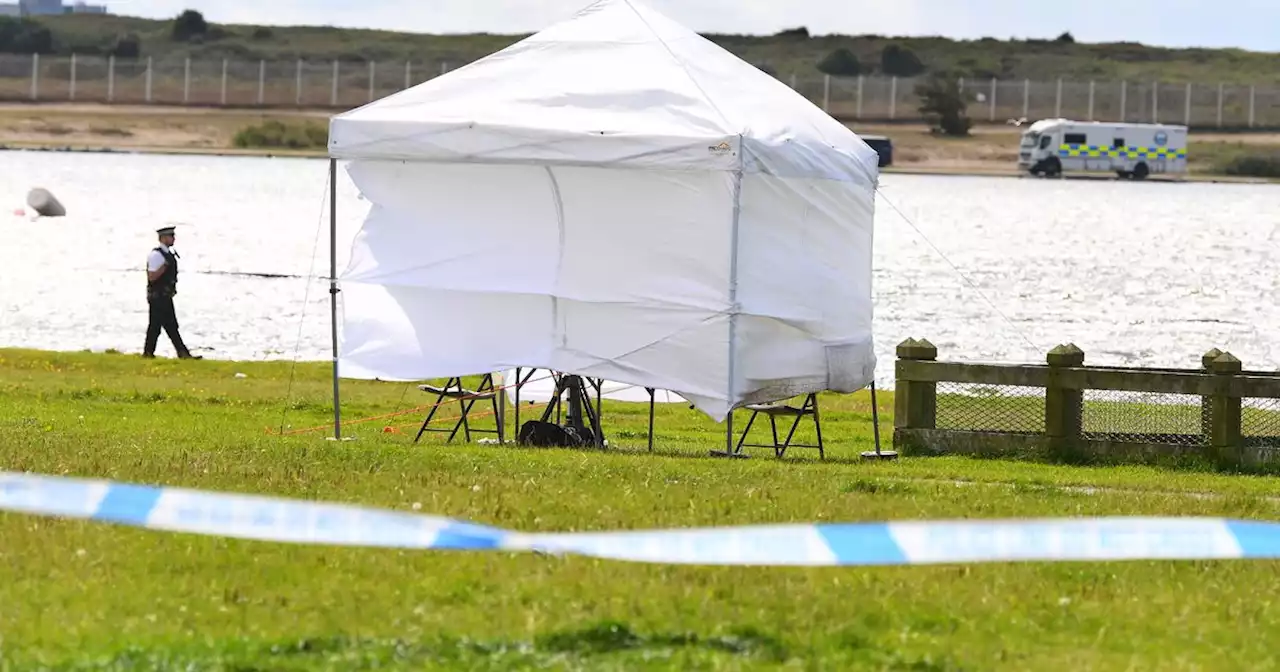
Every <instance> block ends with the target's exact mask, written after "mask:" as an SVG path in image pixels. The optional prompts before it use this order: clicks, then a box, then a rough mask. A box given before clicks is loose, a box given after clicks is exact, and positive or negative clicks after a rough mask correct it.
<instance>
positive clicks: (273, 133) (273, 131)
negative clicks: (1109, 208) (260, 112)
mask: <svg viewBox="0 0 1280 672" xmlns="http://www.w3.org/2000/svg"><path fill="white" fill-rule="evenodd" d="M232 142H233V143H234V144H235V146H236V147H239V148H241V149H264V148H277V149H324V148H326V147H328V146H329V129H327V128H325V127H324V126H322V125H320V124H315V123H311V122H307V123H306V124H286V123H284V122H282V121H277V120H275V119H272V120H270V121H266V122H263V123H261V124H254V125H252V126H246V127H244V128H242V129H240V131H239V132H237V133H236V135H235V138H234V139H233V140H232Z"/></svg>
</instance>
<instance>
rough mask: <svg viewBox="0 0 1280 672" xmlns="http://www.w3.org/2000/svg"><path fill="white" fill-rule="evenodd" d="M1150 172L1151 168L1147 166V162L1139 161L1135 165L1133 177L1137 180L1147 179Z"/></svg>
mask: <svg viewBox="0 0 1280 672" xmlns="http://www.w3.org/2000/svg"><path fill="white" fill-rule="evenodd" d="M1150 174H1151V169H1150V168H1147V164H1145V163H1139V164H1138V165H1136V166H1134V167H1133V179H1135V180H1145V179H1147V175H1150Z"/></svg>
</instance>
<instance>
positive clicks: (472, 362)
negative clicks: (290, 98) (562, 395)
mask: <svg viewBox="0 0 1280 672" xmlns="http://www.w3.org/2000/svg"><path fill="white" fill-rule="evenodd" d="M330 155H331V157H333V158H334V159H335V160H342V161H345V162H347V170H348V172H349V174H350V176H351V178H352V179H353V181H354V183H355V184H356V186H357V187H358V188H359V190H360V191H361V193H362V194H363V195H364V197H365V198H367V199H368V201H369V202H370V203H371V209H370V211H369V214H368V216H367V218H366V220H365V222H364V225H363V227H362V228H361V230H360V232H359V233H358V234H357V235H356V238H355V241H354V243H353V247H352V251H351V261H350V264H349V266H348V267H347V268H346V270H345V271H344V272H343V273H342V274H341V276H340V277H339V279H340V281H341V285H342V311H343V334H342V345H341V347H340V348H339V349H338V350H339V361H338V364H339V365H340V367H341V370H342V375H343V376H344V377H351V378H379V379H383V380H423V379H429V378H443V377H451V376H460V375H474V374H482V373H486V372H497V371H505V370H507V369H511V368H515V367H537V368H543V369H552V370H556V371H561V372H565V373H575V374H579V375H581V376H583V377H589V378H600V379H605V380H609V381H617V382H620V383H625V384H631V385H637V386H642V387H654V388H657V389H661V390H671V391H674V392H676V393H677V394H679V395H680V396H682V397H684V398H685V399H688V400H689V401H690V402H691V403H693V404H694V405H695V406H696V407H697V408H699V409H700V410H702V411H703V412H705V413H706V414H708V415H709V416H711V417H712V418H714V419H715V420H717V421H721V420H723V419H724V418H725V417H726V416H727V415H728V413H729V412H730V411H731V409H732V408H734V407H736V406H739V405H742V404H745V403H754V402H764V401H774V400H780V399H786V398H790V397H792V396H795V395H798V394H803V393H808V392H818V391H823V390H832V391H838V392H852V391H856V390H858V389H861V388H863V387H866V386H867V385H868V384H869V383H871V381H872V380H873V371H874V368H875V356H874V354H873V350H872V329H871V318H872V303H871V301H872V299H871V254H872V219H873V209H874V197H875V188H876V182H877V179H878V169H877V163H878V157H877V155H876V152H875V151H874V150H872V149H871V148H870V147H868V146H867V145H866V144H865V143H864V142H862V140H860V139H859V138H858V137H857V136H856V135H855V134H854V133H853V132H852V131H850V130H849V129H848V128H847V127H845V126H844V125H843V124H841V123H839V122H837V121H835V120H834V119H832V118H831V117H830V116H829V115H827V114H826V113H824V112H823V111H822V110H821V109H819V108H818V107H816V106H815V105H813V104H812V103H811V102H809V101H808V100H807V99H805V98H804V97H803V96H801V95H800V94H798V93H796V92H794V91H792V90H791V89H790V88H789V87H787V86H786V85H784V84H782V83H781V82H779V81H777V80H776V79H774V78H773V77H771V76H769V75H767V74H765V73H764V72H761V71H760V70H758V69H756V68H754V67H752V66H751V65H749V64H747V63H745V62H744V61H742V60H740V59H738V58H737V57H736V56H734V55H732V54H730V53H729V52H728V51H725V50H723V49H721V48H720V47H718V46H716V45H715V44H714V43H712V42H710V41H708V40H706V39H704V38H702V37H701V36H699V35H697V34H696V33H694V32H693V31H690V30H688V29H686V28H684V27H682V26H680V25H679V24H677V23H675V22H673V21H671V20H670V19H667V18H666V17H664V16H662V15H661V14H659V13H657V12H655V11H654V10H652V9H650V8H648V7H647V6H645V5H643V4H641V3H640V2H637V1H636V0H601V1H599V2H596V3H594V4H592V5H590V6H589V7H587V8H586V9H584V10H582V11H581V12H579V13H578V14H577V15H575V16H574V17H572V18H570V19H568V20H566V21H564V22H562V23H559V24H557V25H554V26H552V27H550V28H548V29H546V30H544V31H542V32H539V33H537V34H535V35H533V36H531V37H529V38H527V39H525V40H522V41H520V42H518V43H516V44H514V45H512V46H510V47H508V48H506V49H504V50H502V51H500V52H498V53H495V54H493V55H491V56H489V57H486V58H484V59H481V60H479V61H476V62H474V63H472V64H470V65H468V66H466V67H463V68H460V69H458V70H455V71H453V72H451V73H449V74H447V75H443V76H440V77H438V78H435V79H432V80H430V81H428V82H425V83H423V84H421V85H418V86H416V87H413V88H411V89H407V90H405V91H402V92H400V93H397V94H395V95H392V96H389V97H387V98H384V99H381V100H378V101H375V102H373V103H370V104H369V105H366V106H364V107H361V108H358V109H355V110H352V111H349V112H346V113H343V114H340V115H337V116H335V117H334V118H333V119H332V121H331V124H330ZM336 347H337V346H335V348H336Z"/></svg>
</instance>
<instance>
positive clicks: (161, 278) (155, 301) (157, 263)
mask: <svg viewBox="0 0 1280 672" xmlns="http://www.w3.org/2000/svg"><path fill="white" fill-rule="evenodd" d="M156 234H158V235H159V238H160V245H159V246H158V247H156V248H155V249H154V250H151V254H149V255H148V256H147V304H149V306H150V312H151V319H150V321H149V322H148V323H147V343H146V347H144V348H143V350H142V356H143V357H155V356H156V342H157V341H159V340H160V330H161V329H164V331H165V333H166V334H168V335H169V340H170V341H172V342H173V349H174V350H176V351H177V353H178V358H179V359H204V358H203V357H200V356H198V355H192V354H191V351H190V350H188V349H187V346H186V344H184V343H183V342H182V336H181V335H180V334H179V333H178V316H177V314H176V313H175V312H174V310H173V297H174V295H175V294H177V293H178V253H177V251H176V250H174V249H173V242H174V227H172V226H166V227H164V228H162V229H157V230H156Z"/></svg>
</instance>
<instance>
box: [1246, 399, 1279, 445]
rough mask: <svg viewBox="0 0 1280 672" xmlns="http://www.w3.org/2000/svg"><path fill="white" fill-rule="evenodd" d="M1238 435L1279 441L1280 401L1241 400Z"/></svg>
mask: <svg viewBox="0 0 1280 672" xmlns="http://www.w3.org/2000/svg"><path fill="white" fill-rule="evenodd" d="M1240 433H1241V434H1243V435H1244V436H1247V437H1256V438H1267V439H1273V440H1276V441H1280V399H1242V400H1241V401H1240Z"/></svg>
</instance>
